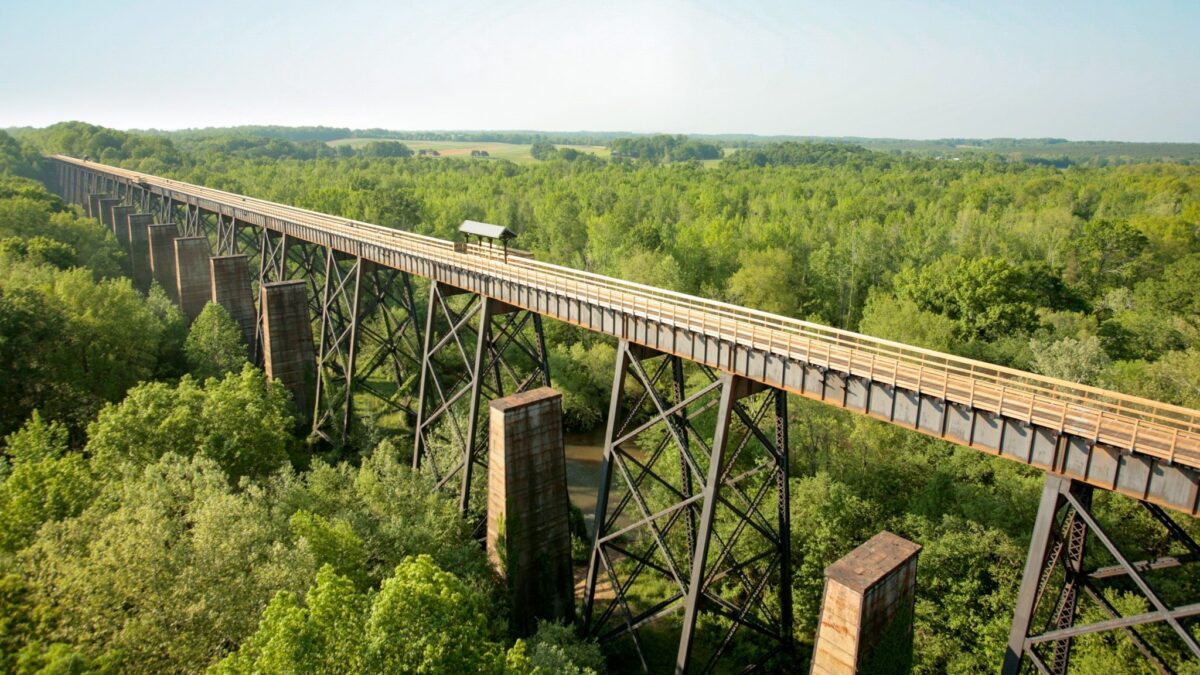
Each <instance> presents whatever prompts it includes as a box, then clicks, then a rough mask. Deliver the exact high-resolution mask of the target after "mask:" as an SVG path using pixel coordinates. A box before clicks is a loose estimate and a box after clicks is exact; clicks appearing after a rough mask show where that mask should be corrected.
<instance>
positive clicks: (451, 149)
mask: <svg viewBox="0 0 1200 675" xmlns="http://www.w3.org/2000/svg"><path fill="white" fill-rule="evenodd" d="M374 141H399V142H401V143H403V144H405V145H407V146H408V147H410V148H412V150H413V152H419V151H421V150H437V151H438V153H439V156H441V157H467V158H469V157H470V156H471V151H472V150H485V151H487V153H488V158H490V159H491V158H494V159H507V160H510V161H513V162H517V163H528V162H534V161H537V160H535V159H534V158H533V156H532V155H530V154H529V148H530V146H529V144H528V143H496V142H483V141H478V142H477V141H409V140H404V139H397V138H339V139H337V140H333V141H328V142H327V144H328V145H330V146H334V147H336V146H339V145H349V146H351V147H356V148H357V147H359V146H362V145H366V144H367V143H371V142H374ZM554 147H556V148H574V149H575V150H578V151H579V152H588V153H591V154H593V155H596V156H598V157H601V158H603V159H607V158H608V157H609V156H610V155H611V151H610V150H609V149H608V148H606V147H604V146H603V145H562V144H556V145H555V146H554Z"/></svg>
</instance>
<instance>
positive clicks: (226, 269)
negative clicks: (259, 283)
mask: <svg viewBox="0 0 1200 675" xmlns="http://www.w3.org/2000/svg"><path fill="white" fill-rule="evenodd" d="M208 263H209V277H210V278H211V280H212V281H211V283H212V289H211V295H210V296H209V298H210V299H211V300H212V301H213V302H215V303H217V304H219V305H221V306H222V307H224V308H225V311H227V312H229V316H231V317H233V320H234V321H236V322H237V325H238V327H240V328H241V329H242V343H243V344H245V345H246V346H247V347H250V346H252V345H253V344H254V337H255V336H254V333H255V330H254V318H255V315H254V295H253V293H252V292H251V290H250V264H249V261H248V259H247V258H246V256H244V255H219V256H214V257H212V258H210V259H209V261H208ZM253 351H254V350H251V352H253Z"/></svg>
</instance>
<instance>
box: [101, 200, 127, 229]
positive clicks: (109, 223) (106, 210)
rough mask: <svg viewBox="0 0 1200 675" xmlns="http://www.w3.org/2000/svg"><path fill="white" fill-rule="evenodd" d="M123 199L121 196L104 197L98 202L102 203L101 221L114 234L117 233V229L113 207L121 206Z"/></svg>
mask: <svg viewBox="0 0 1200 675" xmlns="http://www.w3.org/2000/svg"><path fill="white" fill-rule="evenodd" d="M123 201H124V200H123V199H121V198H119V197H102V198H101V199H100V201H99V202H98V203H99V205H100V214H99V219H100V223H101V224H102V225H104V226H105V227H107V228H108V229H109V231H111V232H112V233H113V234H116V230H114V229H113V212H112V208H113V207H114V206H120V205H121V202H123Z"/></svg>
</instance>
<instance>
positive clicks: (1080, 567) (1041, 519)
mask: <svg viewBox="0 0 1200 675" xmlns="http://www.w3.org/2000/svg"><path fill="white" fill-rule="evenodd" d="M1092 492H1093V488H1092V486H1090V485H1087V484H1085V483H1082V482H1079V481H1075V480H1072V479H1070V478H1066V477H1063V476H1057V475H1054V474H1047V476H1046V479H1045V484H1044V487H1043V488H1042V498H1041V503H1040V504H1039V507H1038V514H1037V520H1036V521H1035V522H1034V528H1033V536H1032V539H1031V540H1030V543H1029V555H1028V558H1027V559H1026V561H1025V571H1024V574H1023V576H1022V578H1021V589H1020V592H1019V594H1018V596H1017V606H1016V610H1015V612H1014V616H1013V622H1012V629H1011V631H1010V633H1009V638H1008V649H1007V650H1006V652H1005V655H1004V663H1003V667H1002V670H1001V672H1002V673H1004V675H1016V674H1017V673H1019V672H1021V666H1022V665H1023V664H1032V665H1033V666H1034V668H1036V670H1037V672H1040V673H1055V674H1061V673H1066V672H1067V667H1068V664H1069V661H1070V657H1071V642H1072V640H1073V639H1074V638H1077V637H1079V636H1082V635H1089V634H1094V633H1100V632H1104V631H1118V630H1119V631H1123V632H1124V634H1125V636H1126V637H1127V638H1128V639H1129V640H1130V641H1131V642H1132V643H1133V645H1134V646H1135V647H1136V648H1137V649H1138V651H1139V652H1141V654H1142V656H1144V657H1145V658H1146V660H1147V661H1148V662H1149V663H1150V664H1151V665H1152V666H1153V667H1154V668H1155V669H1156V670H1158V671H1159V672H1160V673H1169V672H1171V671H1170V669H1169V667H1168V665H1167V664H1166V663H1164V662H1163V660H1162V658H1161V657H1160V656H1159V655H1158V653H1157V651H1156V650H1155V648H1154V645H1153V643H1152V642H1151V641H1150V640H1149V639H1148V636H1147V635H1145V634H1143V632H1141V631H1140V630H1139V628H1140V627H1143V626H1145V625H1146V624H1150V623H1165V624H1166V625H1167V626H1168V627H1169V629H1170V631H1171V633H1172V634H1173V635H1171V637H1173V638H1174V639H1177V640H1179V641H1180V642H1181V644H1182V645H1183V646H1184V647H1185V648H1186V649H1187V650H1188V651H1190V652H1191V653H1192V654H1193V655H1195V657H1196V658H1197V659H1200V644H1197V640H1196V638H1195V636H1194V635H1192V634H1191V632H1190V631H1189V630H1188V628H1187V627H1186V626H1184V625H1183V624H1182V623H1181V620H1182V619H1184V618H1186V617H1189V616H1195V615H1200V604H1189V605H1181V606H1172V605H1171V604H1170V603H1169V601H1168V600H1169V598H1166V597H1165V596H1164V594H1163V592H1162V591H1161V590H1159V589H1156V588H1155V586H1154V581H1155V580H1154V579H1152V575H1154V574H1155V573H1158V572H1162V571H1164V570H1170V569H1172V568H1176V567H1180V566H1183V565H1185V564H1188V563H1193V562H1195V561H1197V560H1200V545H1197V543H1196V541H1195V540H1194V539H1192V537H1191V536H1189V535H1188V533H1187V532H1186V531H1185V530H1184V529H1183V528H1182V527H1180V526H1179V524H1178V523H1176V522H1175V521H1174V520H1173V519H1172V518H1171V516H1170V515H1169V514H1167V512H1166V511H1164V510H1163V509H1162V507H1160V506H1158V505H1156V504H1152V503H1150V502H1148V501H1140V500H1139V503H1140V504H1141V506H1142V507H1144V508H1145V509H1146V511H1147V512H1148V514H1149V516H1150V518H1151V519H1152V520H1153V521H1155V522H1157V523H1158V524H1159V525H1161V526H1162V527H1163V528H1164V530H1165V535H1166V536H1165V539H1166V540H1167V541H1169V542H1173V543H1174V544H1175V547H1176V548H1178V549H1180V550H1181V552H1180V553H1174V552H1170V551H1168V552H1167V553H1166V554H1162V555H1159V556H1158V557H1155V558H1152V559H1148V560H1140V561H1138V560H1133V559H1131V558H1130V557H1129V556H1128V555H1127V554H1126V552H1125V551H1123V550H1121V548H1120V547H1119V546H1118V545H1117V542H1116V540H1115V539H1114V538H1113V536H1112V535H1111V534H1110V532H1109V531H1107V530H1106V529H1105V528H1104V526H1103V525H1102V524H1101V523H1100V522H1099V521H1098V520H1097V519H1096V515H1095V513H1094V512H1093V510H1092ZM1097 545H1098V546H1097ZM1089 547H1092V550H1093V551H1095V553H1090V552H1089V551H1088V549H1089ZM1085 553H1088V555H1087V556H1086V557H1085ZM1099 559H1107V560H1109V561H1111V562H1112V563H1114V564H1110V565H1106V566H1100V567H1096V566H1094V563H1095V561H1097V560H1099ZM1088 561H1091V562H1092V563H1093V565H1088V564H1087V563H1088ZM1106 581H1107V582H1114V581H1116V582H1122V583H1123V584H1124V586H1126V587H1132V589H1136V591H1137V592H1138V593H1140V594H1141V596H1142V597H1143V598H1144V599H1145V600H1146V603H1147V605H1148V606H1149V611H1146V612H1142V613H1139V614H1134V615H1128V616H1121V615H1120V614H1119V612H1118V610H1117V608H1116V607H1114V606H1113V605H1112V603H1110V602H1109V600H1108V599H1107V598H1106V597H1105V595H1104V589H1105V585H1106V583H1105V582H1106ZM1047 594H1049V595H1050V598H1051V599H1052V601H1051V602H1046V603H1043V602H1042V601H1043V600H1045V599H1047V598H1046V596H1047ZM1084 597H1086V598H1087V599H1088V600H1089V601H1090V602H1091V603H1094V604H1095V605H1096V606H1097V607H1098V608H1099V609H1100V611H1101V612H1102V613H1103V614H1104V615H1106V616H1107V617H1108V618H1107V619H1104V620H1101V621H1097V622H1093V623H1090V624H1085V625H1076V621H1077V620H1078V618H1079V600H1080V599H1081V598H1084ZM1042 626H1044V628H1041V627H1042ZM1168 639H1170V638H1168Z"/></svg>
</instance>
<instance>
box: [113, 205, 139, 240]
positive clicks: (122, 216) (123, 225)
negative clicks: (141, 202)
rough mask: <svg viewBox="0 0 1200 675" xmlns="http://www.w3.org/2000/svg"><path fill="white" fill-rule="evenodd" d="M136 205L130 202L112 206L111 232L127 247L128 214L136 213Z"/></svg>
mask: <svg viewBox="0 0 1200 675" xmlns="http://www.w3.org/2000/svg"><path fill="white" fill-rule="evenodd" d="M137 210H138V207H136V206H133V205H131V204H119V205H117V206H114V207H112V221H113V234H115V235H116V236H117V241H119V242H121V245H122V246H124V247H126V248H128V246H129V239H128V237H129V214H131V213H136V212H137Z"/></svg>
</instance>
